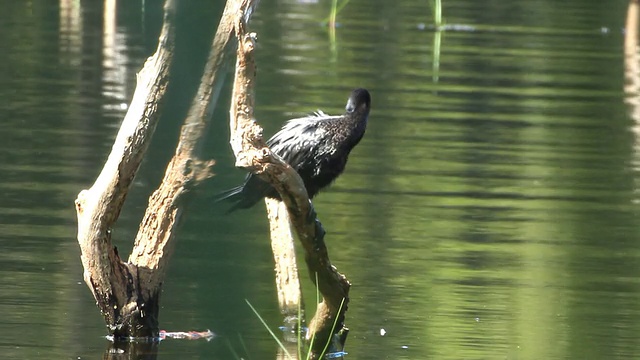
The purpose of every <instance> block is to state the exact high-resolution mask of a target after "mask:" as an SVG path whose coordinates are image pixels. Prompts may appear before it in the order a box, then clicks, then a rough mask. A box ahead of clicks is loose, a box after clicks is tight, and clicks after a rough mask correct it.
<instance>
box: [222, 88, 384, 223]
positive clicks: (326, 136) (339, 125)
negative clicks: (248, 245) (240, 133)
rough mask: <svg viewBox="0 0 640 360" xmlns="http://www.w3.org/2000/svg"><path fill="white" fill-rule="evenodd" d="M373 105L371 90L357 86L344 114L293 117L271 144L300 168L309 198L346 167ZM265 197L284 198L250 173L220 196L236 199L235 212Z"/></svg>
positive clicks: (285, 159) (232, 207)
mask: <svg viewBox="0 0 640 360" xmlns="http://www.w3.org/2000/svg"><path fill="white" fill-rule="evenodd" d="M370 109H371V96H370V95H369V92H368V91H367V90H366V89H355V90H353V91H352V92H351V96H349V100H348V101H347V106H346V108H345V113H344V114H343V115H339V116H329V115H327V114H325V113H323V112H322V111H318V112H316V113H315V114H313V115H310V116H307V117H303V118H299V119H292V120H289V121H288V122H287V123H286V124H285V125H284V126H283V127H282V129H281V130H280V131H278V132H277V133H276V134H275V135H274V136H273V137H272V138H271V139H269V141H267V145H269V147H270V148H271V151H273V152H274V153H276V154H278V156H280V157H281V158H282V159H283V160H284V161H285V162H287V163H288V164H289V165H291V167H293V168H294V169H295V170H296V171H297V172H298V174H299V175H300V177H301V178H302V181H303V182H304V185H305V187H306V188H307V193H308V194H309V198H313V197H314V196H315V195H316V194H317V193H318V191H320V190H321V189H322V188H324V187H326V186H327V185H329V184H331V183H332V182H333V181H334V180H335V179H336V178H337V177H338V176H339V175H340V174H341V173H342V172H343V171H344V168H345V165H346V164H347V158H348V157H349V153H350V152H351V150H352V149H353V148H354V147H355V146H356V145H357V144H358V142H360V139H362V136H363V135H364V131H365V129H366V127H367V118H368V117H369V110H370ZM264 197H269V198H276V199H279V198H280V196H279V194H278V192H277V191H276V189H274V188H273V187H272V186H271V185H269V183H267V182H266V181H264V180H262V179H260V178H259V177H258V176H255V175H253V174H248V175H247V177H246V178H245V181H244V183H243V184H242V185H241V186H238V187H235V188H233V189H229V190H227V191H225V192H224V193H222V194H221V197H220V198H219V200H222V199H225V200H229V201H232V202H233V203H234V204H233V205H232V206H231V208H230V209H229V212H231V211H234V210H237V209H247V208H250V207H252V206H253V205H255V204H256V203H257V202H258V201H260V200H261V199H262V198H264Z"/></svg>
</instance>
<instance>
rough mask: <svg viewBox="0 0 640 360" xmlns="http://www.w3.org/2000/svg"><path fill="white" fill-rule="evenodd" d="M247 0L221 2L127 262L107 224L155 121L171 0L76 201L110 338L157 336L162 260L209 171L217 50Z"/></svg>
mask: <svg viewBox="0 0 640 360" xmlns="http://www.w3.org/2000/svg"><path fill="white" fill-rule="evenodd" d="M248 2H249V1H243V0H235V1H232V0H230V1H228V2H227V5H226V7H225V11H224V14H223V17H222V20H221V22H220V25H219V27H218V31H217V32H216V35H215V38H214V41H213V44H212V48H211V51H210V55H209V58H208V61H207V64H206V66H205V72H204V74H203V78H202V81H201V84H200V88H199V89H198V93H197V95H196V97H195V99H194V101H193V103H192V106H191V109H190V111H189V114H188V116H187V118H186V119H185V122H184V125H183V127H182V129H181V133H180V141H179V143H178V146H177V148H176V153H175V155H174V157H173V158H172V159H171V161H170V162H169V165H168V166H167V170H166V172H165V176H164V179H163V181H162V184H161V185H160V187H159V188H158V189H157V190H156V191H155V192H154V193H153V194H152V196H151V198H150V200H149V206H148V207H147V211H146V213H145V216H144V218H143V220H142V223H141V225H140V229H139V231H138V235H137V237H136V239H135V243H134V248H133V251H132V254H131V256H130V258H129V261H128V262H126V263H125V262H123V261H122V260H121V258H120V256H119V255H118V252H117V250H116V249H115V248H114V247H113V245H112V243H111V228H112V227H113V225H114V224H115V222H116V220H117V218H118V216H119V214H120V210H121V209H122V205H123V203H124V200H125V198H126V195H127V192H128V190H129V187H130V185H131V182H132V180H133V178H134V176H135V174H136V171H137V169H138V167H139V165H140V162H141V161H142V158H143V156H144V153H145V151H146V149H147V147H148V144H149V142H150V140H151V137H152V134H153V130H154V129H155V126H156V124H157V121H158V117H159V107H160V105H161V104H162V100H163V99H164V94H165V92H166V87H167V84H168V78H169V76H168V75H169V67H170V65H171V63H172V59H173V49H174V47H173V43H174V36H175V35H174V34H175V30H174V25H173V24H174V21H173V19H174V17H175V7H176V6H175V0H167V1H166V3H165V16H164V25H163V28H162V31H161V35H160V44H159V46H158V50H157V51H156V54H155V55H154V56H153V57H151V58H150V59H149V60H148V61H147V62H146V64H145V66H144V68H143V69H142V71H141V72H140V74H139V76H138V87H137V88H136V91H135V94H134V97H133V100H132V103H131V106H130V108H129V112H128V113H127V115H126V117H125V119H124V121H123V124H122V127H121V128H120V132H119V133H118V137H117V139H116V142H115V144H114V146H113V149H112V152H111V154H110V156H109V159H108V160H107V163H106V164H105V166H104V168H103V170H102V172H101V174H100V176H99V177H98V179H97V180H96V182H95V183H94V185H93V186H92V187H91V188H90V189H89V190H83V191H82V192H81V193H80V194H79V195H78V199H77V200H76V210H77V213H78V242H79V244H80V249H81V256H82V263H83V266H84V277H85V281H86V283H87V285H88V286H89V288H90V289H91V291H92V293H93V295H94V297H95V299H96V302H97V304H98V307H99V308H100V311H101V312H102V314H103V316H104V318H105V321H106V323H107V326H108V328H109V331H110V333H111V334H112V335H113V336H114V338H116V339H125V338H130V337H148V338H149V337H150V338H157V336H158V331H159V328H158V308H159V305H158V304H159V294H160V290H161V286H162V282H163V278H164V274H165V269H166V264H167V262H168V260H169V257H170V255H171V253H172V252H173V244H174V239H175V234H176V228H177V226H178V224H179V220H180V217H181V214H182V211H183V204H184V200H185V195H186V194H187V193H188V192H189V190H190V189H191V188H193V186H195V185H196V184H197V183H199V182H200V181H201V180H202V179H205V178H206V177H208V176H210V171H209V169H210V167H211V166H212V164H213V162H211V161H209V162H205V161H201V160H200V159H199V158H198V149H199V148H200V147H201V146H202V144H203V142H204V134H205V132H206V129H207V124H208V123H209V121H210V118H211V114H212V109H213V107H214V105H215V102H216V101H215V100H216V98H217V95H218V93H219V89H220V87H221V83H222V80H221V78H222V76H221V69H222V68H223V66H222V65H223V63H224V61H225V59H226V58H228V54H226V53H225V50H226V49H228V48H229V45H230V44H233V43H234V41H235V38H234V37H233V33H234V24H235V23H237V22H238V21H240V20H239V18H242V19H243V20H245V21H248V19H249V17H250V14H251V13H252V11H253V8H252V7H248V6H247V3H248Z"/></svg>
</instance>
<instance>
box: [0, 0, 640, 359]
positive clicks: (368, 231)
mask: <svg viewBox="0 0 640 360" xmlns="http://www.w3.org/2000/svg"><path fill="white" fill-rule="evenodd" d="M330 3H331V2H330V1H318V2H317V3H314V2H309V1H307V2H303V1H299V2H298V1H294V0H285V1H278V2H274V1H268V0H262V1H261V4H260V6H259V8H258V11H257V13H256V14H255V17H254V19H253V22H252V25H251V28H252V30H253V31H256V32H257V33H258V38H259V47H258V53H257V56H258V59H257V61H258V87H257V94H256V95H257V109H256V116H257V119H258V120H259V121H260V123H261V124H263V126H264V127H265V132H266V134H267V135H271V134H273V133H274V132H275V131H277V129H278V128H279V127H280V126H281V124H282V122H283V121H284V120H286V119H288V118H291V117H295V116H299V115H303V114H306V113H310V112H312V111H314V110H316V109H318V108H320V109H322V110H324V111H325V112H328V113H340V112H341V111H342V109H343V107H344V104H345V102H346V99H347V96H348V94H349V91H350V90H351V89H352V88H354V87H360V86H362V87H366V88H368V89H369V90H370V92H371V94H372V97H373V102H372V107H373V109H372V112H371V116H370V122H369V127H368V129H367V134H366V135H365V138H364V139H363V141H362V142H361V143H360V145H358V147H357V148H356V149H355V150H354V151H353V153H352V155H351V156H350V160H349V164H348V165H347V170H346V172H345V174H344V175H343V176H342V177H341V178H340V179H339V180H338V181H337V182H336V183H335V184H334V185H333V186H332V187H331V188H330V189H328V190H326V191H325V192H323V193H321V194H320V195H319V196H318V197H317V198H316V200H315V201H314V204H315V206H316V208H317V211H318V213H319V216H320V219H321V220H322V222H323V224H324V226H325V228H326V229H327V231H328V234H327V237H326V241H327V244H328V247H329V251H330V254H331V259H332V261H333V262H334V264H335V265H336V266H337V267H338V269H339V270H340V271H341V272H343V273H344V274H345V275H347V277H348V278H349V279H350V281H351V282H352V283H353V286H352V289H351V302H350V306H349V311H348V313H347V321H346V322H347V325H348V326H349V328H350V329H351V333H350V335H349V338H348V341H347V348H346V351H347V352H348V353H349V354H348V355H347V357H346V358H347V359H352V360H356V359H632V358H638V357H640V341H638V340H637V337H638V336H637V334H638V333H639V331H640V325H639V324H640V281H639V280H638V274H640V242H639V239H640V227H639V226H638V225H637V219H638V215H640V204H639V201H640V180H639V179H640V138H639V136H640V135H639V134H640V132H638V130H637V126H638V125H637V124H638V123H637V120H635V119H634V117H633V116H632V115H633V111H634V108H633V105H630V104H632V103H633V99H635V97H637V96H638V94H637V93H635V92H633V91H629V90H628V89H627V92H625V85H627V84H628V81H627V80H625V68H624V60H625V58H624V54H623V36H624V34H623V30H622V28H623V27H624V20H625V17H626V6H627V4H626V2H623V1H610V2H600V1H578V0H568V1H563V2H557V1H529V2H521V1H485V2H479V1H473V0H460V1H456V2H447V1H444V4H443V6H444V7H443V16H444V19H445V21H446V23H447V24H462V25H469V26H473V27H474V31H447V32H444V33H442V34H441V39H440V41H441V43H440V44H441V45H440V49H439V56H440V58H439V62H440V66H439V70H438V72H437V74H436V73H434V70H433V69H434V67H433V62H434V58H433V54H434V45H433V44H434V33H433V32H432V31H430V30H429V26H430V22H431V21H432V17H431V8H430V6H429V2H428V1H422V0H420V1H417V0H416V1H412V0H406V1H399V2H391V1H383V0H378V1H365V0H351V1H350V3H349V4H348V5H347V6H346V7H345V8H344V10H343V11H342V12H341V13H340V14H338V27H337V29H336V32H335V37H332V36H331V34H330V32H329V31H328V29H326V28H325V27H323V26H322V25H321V22H322V21H323V20H324V19H325V18H326V17H327V16H328V14H329V6H330ZM159 5H160V4H159V2H157V1H155V2H154V1H151V2H149V1H147V2H146V8H145V11H144V12H143V11H142V10H141V4H140V3H139V2H134V1H121V2H120V4H119V8H118V18H117V19H118V20H117V27H116V32H117V35H116V36H115V39H116V41H115V43H116V45H117V46H115V47H112V46H111V45H110V44H111V43H110V42H109V41H110V40H109V39H107V38H105V37H104V36H103V23H104V20H103V16H102V5H101V2H95V3H90V2H73V1H71V2H68V1H60V2H49V1H33V2H19V1H16V2H10V3H7V4H5V6H4V9H3V11H2V12H0V28H1V31H0V53H2V54H3V56H2V57H0V64H1V66H0V140H1V141H0V194H1V195H0V247H1V249H2V251H0V313H1V314H2V316H1V317H0V335H1V337H0V354H2V355H1V356H0V357H2V358H6V359H41V358H42V359H44V358H47V359H72V358H73V359H77V358H82V359H93V358H101V357H102V356H103V353H104V351H105V349H106V348H107V345H108V344H107V341H106V340H105V339H104V335H106V329H105V327H104V324H103V321H102V318H101V317H100V315H99V312H98V310H97V308H96V306H95V304H94V300H93V298H92V296H91V294H90V292H89V290H88V288H87V287H86V285H84V283H83V280H82V266H81V263H80V258H79V248H78V245H77V242H76V240H75V233H76V219H75V211H74V208H73V200H74V199H75V197H76V195H77V193H78V192H79V191H80V190H82V189H83V188H87V187H89V186H90V185H91V184H92V182H93V180H94V179H95V177H96V176H97V174H98V172H99V170H100V169H101V166H102V164H103V162H104V160H105V159H106V156H107V154H108V152H109V150H110V148H111V144H112V140H113V139H114V137H115V134H116V132H117V129H118V126H119V123H120V121H121V120H122V118H123V116H124V113H125V111H126V110H124V109H123V107H122V105H121V104H123V103H124V104H126V103H128V101H129V99H130V97H131V95H132V91H133V89H134V87H135V73H136V72H137V71H138V70H139V69H140V68H141V65H142V63H143V62H144V59H145V58H146V57H148V56H149V55H150V54H151V53H152V52H153V50H154V49H155V46H156V40H157V32H158V29H159V26H160V15H161V11H160V7H159ZM221 9H222V5H221V4H220V3H218V4H216V5H211V4H210V2H205V1H192V2H182V3H181V6H180V9H179V12H178V17H179V18H178V21H179V37H178V45H177V46H178V58H177V63H178V65H177V68H176V69H175V71H176V72H175V74H176V75H175V78H174V80H173V82H172V85H171V86H172V87H171V88H170V97H171V102H170V104H169V105H168V108H167V110H166V112H165V114H164V117H163V119H162V122H161V124H160V125H159V128H158V131H157V133H156V138H155V139H154V143H153V144H152V147H151V149H150V151H149V155H148V158H147V159H146V160H145V163H144V164H143V167H142V169H141V171H140V173H139V175H138V177H137V178H136V182H135V184H134V187H133V189H132V193H131V196H130V198H129V200H128V203H127V205H126V208H125V210H124V212H123V214H122V216H121V219H120V220H119V222H118V228H116V229H115V231H114V238H115V239H116V240H115V241H116V244H117V245H118V247H119V248H120V249H121V252H122V253H127V251H128V249H129V248H130V247H131V242H132V238H133V236H134V234H135V232H136V231H137V225H138V222H139V220H140V217H141V215H142V213H143V211H144V208H145V206H146V199H147V198H148V196H149V194H150V193H151V191H153V189H154V188H155V186H157V184H158V182H159V180H160V177H161V175H162V174H163V173H164V166H165V164H166V161H167V160H168V158H169V157H170V156H171V155H172V153H173V149H174V145H175V142H176V134H177V133H176V131H177V129H178V128H179V126H180V122H181V121H182V119H183V117H184V115H185V112H186V109H187V107H188V105H189V102H190V100H191V96H193V93H194V92H195V89H196V86H197V81H198V77H199V76H200V71H201V67H202V65H203V63H204V56H206V52H207V50H208V44H209V41H210V36H211V34H212V33H213V31H215V24H216V23H217V19H219V17H220V11H221ZM105 49H106V50H105ZM436 75H437V76H436ZM434 79H437V81H436V80H434ZM228 94H229V86H227V87H226V88H225V90H224V91H223V95H222V98H221V99H220V106H219V107H218V109H217V110H216V113H215V119H214V121H213V124H212V126H211V129H210V134H209V135H210V141H209V144H208V145H207V146H208V150H207V156H210V157H211V158H215V159H216V160H217V161H218V164H217V166H216V167H215V172H216V174H217V176H216V177H214V178H212V179H211V180H209V181H207V182H206V183H205V184H203V186H202V187H201V188H200V189H199V190H198V191H199V193H198V196H197V197H196V199H195V200H194V201H193V202H192V203H191V205H190V207H189V210H188V212H187V213H186V219H185V222H184V226H183V227H182V229H181V232H180V235H179V240H178V243H177V247H176V252H175V254H174V257H173V258H172V261H171V266H170V269H169V272H168V275H167V279H166V282H165V286H164V292H163V294H162V299H161V306H162V308H161V327H162V328H163V329H167V330H170V331H186V330H204V329H211V330H212V331H213V332H215V333H216V334H217V335H218V337H216V338H215V339H214V340H212V341H211V342H205V341H198V342H189V341H177V340H167V341H164V342H162V343H161V344H160V346H159V354H158V358H160V359H212V358H213V359H232V358H233V357H232V355H231V354H232V353H231V351H230V350H229V346H231V347H232V348H234V349H235V350H236V351H237V352H238V353H239V354H240V355H241V356H242V357H244V358H246V359H249V358H250V359H273V358H275V354H276V350H277V349H276V344H275V342H274V341H273V340H272V339H271V338H270V337H269V335H268V334H267V332H266V331H265V330H264V329H263V328H262V327H261V325H260V324H259V322H258V320H257V319H256V317H255V316H254V315H253V313H252V312H251V310H250V309H249V308H248V307H247V305H246V304H245V301H244V299H248V300H249V301H251V303H252V304H254V306H255V307H256V308H257V309H258V311H259V312H260V313H261V314H262V315H263V316H264V317H265V320H266V321H267V322H268V323H269V324H272V325H273V328H274V329H276V328H277V326H278V325H279V324H280V320H281V319H280V315H279V314H278V310H277V302H276V293H275V289H274V285H273V274H272V268H273V264H272V259H271V254H270V246H269V243H268V238H267V236H268V235H267V230H268V227H267V222H266V219H265V216H264V211H263V209H262V207H256V208H255V209H251V210H248V211H244V212H237V213H234V214H232V215H228V216H226V215H224V209H223V208H219V207H218V205H216V204H214V203H213V202H212V201H211V199H212V198H213V197H214V195H215V194H217V193H218V192H220V191H222V190H224V189H227V188H229V187H232V186H234V185H236V184H238V183H239V182H240V181H241V179H242V176H243V174H242V172H241V171H239V170H236V169H234V168H233V165H232V164H233V161H232V157H231V151H230V149H229V146H228V139H227V136H228V129H227V126H228V125H227V113H228V110H227V106H228V101H229V95H228ZM302 278H303V279H304V280H305V281H306V283H305V289H306V291H307V292H306V297H307V300H308V301H307V302H308V303H312V302H313V301H311V299H313V297H314V296H315V291H314V288H313V286H312V285H310V282H309V281H308V280H307V279H308V276H307V275H306V274H303V276H302ZM381 329H384V330H385V332H386V334H385V335H384V336H381ZM240 339H242V341H241V340H240ZM242 342H244V343H245V344H246V346H247V349H248V354H247V353H246V352H245V350H244V349H243V346H242ZM228 344H230V345H228Z"/></svg>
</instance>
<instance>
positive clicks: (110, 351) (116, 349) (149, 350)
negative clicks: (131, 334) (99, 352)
mask: <svg viewBox="0 0 640 360" xmlns="http://www.w3.org/2000/svg"><path fill="white" fill-rule="evenodd" d="M158 344H159V342H157V341H150V342H131V341H115V342H109V346H108V347H107V349H106V350H105V352H104V355H103V356H102V358H103V359H105V360H124V359H139V360H142V359H144V360H154V359H157V358H158Z"/></svg>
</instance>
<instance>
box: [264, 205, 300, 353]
mask: <svg viewBox="0 0 640 360" xmlns="http://www.w3.org/2000/svg"><path fill="white" fill-rule="evenodd" d="M265 202H266V205H267V217H268V218H269V228H270V233H271V250H272V252H273V259H274V262H275V273H276V289H277V291H278V304H279V305H280V312H281V313H282V314H283V315H284V326H285V328H286V329H287V330H292V331H293V330H297V328H298V321H300V323H301V324H303V325H305V320H304V318H305V317H304V302H303V300H302V289H301V287H300V277H299V274H298V263H297V261H296V251H295V247H294V239H293V234H292V233H291V225H290V222H289V211H288V210H287V206H286V205H285V203H283V202H282V201H279V200H276V199H269V198H265ZM293 332H295V331H293ZM289 334H292V332H286V333H285V336H286V335H289ZM293 335H294V336H292V338H291V339H290V340H292V341H297V338H298V337H297V336H296V335H295V334H293Z"/></svg>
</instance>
